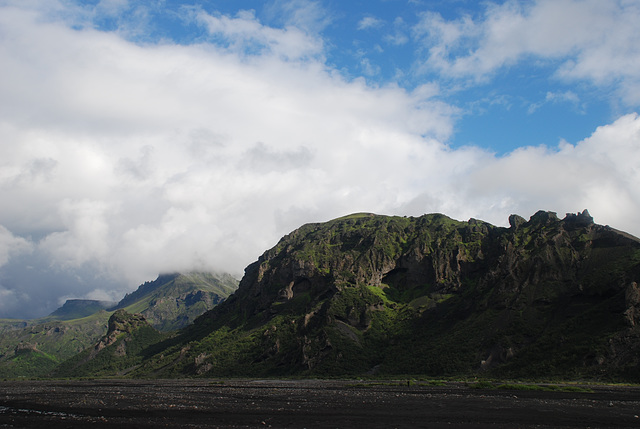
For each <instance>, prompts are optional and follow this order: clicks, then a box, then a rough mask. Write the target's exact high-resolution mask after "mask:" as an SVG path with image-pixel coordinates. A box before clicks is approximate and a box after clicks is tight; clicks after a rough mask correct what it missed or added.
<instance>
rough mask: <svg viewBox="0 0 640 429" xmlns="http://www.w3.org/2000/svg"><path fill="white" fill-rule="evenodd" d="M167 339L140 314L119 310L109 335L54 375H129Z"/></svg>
mask: <svg viewBox="0 0 640 429" xmlns="http://www.w3.org/2000/svg"><path fill="white" fill-rule="evenodd" d="M166 337H167V334H162V333H160V332H159V331H157V330H156V329H154V328H153V327H152V326H151V325H150V324H149V323H148V322H147V320H146V319H145V318H144V316H142V315H140V314H129V313H127V312H126V311H125V310H116V311H115V312H114V313H113V314H112V315H111V317H110V318H109V323H108V329H107V332H106V334H105V335H104V336H103V337H102V338H100V340H99V341H98V342H97V344H95V345H94V346H92V347H88V348H87V349H85V350H84V351H83V352H81V353H79V354H77V355H75V356H74V357H72V358H70V359H68V360H66V361H65V362H63V363H62V364H61V365H59V366H58V367H57V368H56V369H55V370H54V372H53V375H54V376H55V377H83V376H92V377H100V376H105V375H120V376H121V375H125V374H126V373H127V372H129V371H131V369H133V368H135V367H136V366H137V365H138V364H139V363H140V361H142V359H143V358H144V356H145V352H146V350H147V348H148V347H149V346H151V345H153V344H156V343H158V342H160V341H162V340H163V339H165V338H166Z"/></svg>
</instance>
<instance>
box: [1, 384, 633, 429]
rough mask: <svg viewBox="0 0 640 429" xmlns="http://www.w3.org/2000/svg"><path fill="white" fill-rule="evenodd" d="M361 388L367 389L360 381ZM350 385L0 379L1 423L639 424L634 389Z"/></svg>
mask: <svg viewBox="0 0 640 429" xmlns="http://www.w3.org/2000/svg"><path fill="white" fill-rule="evenodd" d="M365 384H367V385H365ZM590 388H591V389H593V391H594V393H565V392H541V391H520V390H482V389H471V388H469V387H467V386H465V385H464V384H463V383H450V384H447V385H446V386H428V385H426V384H420V383H418V384H417V385H412V386H407V385H406V384H402V383H398V384H394V383H389V382H385V383H380V384H376V383H372V382H363V383H355V382H353V381H335V380H331V381H327V380H310V381H277V380H250V381H249V380H244V381H240V380H231V381H230V380H225V381H216V380H97V381H15V382H14V381H5V382H0V428H4V427H9V428H24V427H28V428H52V429H55V428H77V427H88V426H91V427H95V428H105V427H109V428H115V427H118V428H159V427H175V428H178V427H179V428H206V427H222V428H247V427H249V428H250V427H257V428H263V427H274V428H353V427H367V428H376V427H377V428H415V427H427V428H444V427H446V428H576V427H580V428H584V427H591V428H609V427H612V428H640V418H639V417H638V416H639V415H640V388H638V387H617V386H615V387H608V386H607V387H593V386H591V387H590Z"/></svg>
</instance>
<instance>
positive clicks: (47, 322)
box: [0, 273, 238, 378]
mask: <svg viewBox="0 0 640 429" xmlns="http://www.w3.org/2000/svg"><path fill="white" fill-rule="evenodd" d="M237 283H238V282H237V280H235V279H234V278H233V277H231V276H230V275H228V274H213V273H186V274H179V273H174V274H169V275H160V276H159V277H158V278H157V279H156V280H155V281H153V282H146V283H144V284H142V285H140V286H139V287H138V289H137V290H136V291H134V292H133V293H131V294H128V295H126V296H125V297H124V298H123V299H122V300H121V301H120V302H119V303H117V304H116V303H112V302H104V301H92V300H68V301H67V302H65V304H64V305H63V306H62V307H60V308H59V309H57V310H56V311H54V312H53V313H51V314H50V315H49V316H47V317H44V318H40V319H33V320H2V321H0V377H1V378H15V377H40V376H44V375H46V374H48V373H49V372H50V371H51V370H52V369H53V368H55V367H56V366H57V365H59V364H60V363H61V362H62V361H64V360H66V359H68V358H70V357H72V356H74V355H76V354H78V353H79V352H81V351H83V350H84V349H86V348H87V347H91V346H93V345H95V343H96V341H98V340H99V339H100V337H101V336H102V335H104V333H105V331H106V330H107V329H108V320H109V318H110V316H111V315H112V314H113V313H114V311H116V310H118V309H124V310H126V311H127V312H129V313H141V314H142V315H143V316H145V317H146V318H147V319H148V320H149V321H150V322H151V323H152V325H153V326H154V327H155V328H157V329H158V330H161V331H163V332H166V331H171V330H175V329H179V328H181V327H184V326H186V325H188V324H189V323H191V322H192V321H193V320H194V319H195V318H196V317H197V316H199V315H201V314H202V313H204V312H206V311H207V310H210V309H211V308H213V307H214V306H215V305H217V304H218V303H219V302H221V301H222V300H224V299H225V298H226V297H228V296H229V294H230V293H231V292H233V291H234V290H235V289H236V288H237Z"/></svg>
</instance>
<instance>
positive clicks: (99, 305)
mask: <svg viewBox="0 0 640 429" xmlns="http://www.w3.org/2000/svg"><path fill="white" fill-rule="evenodd" d="M116 304H117V303H116V302H112V301H96V300H91V299H68V300H67V301H66V302H65V303H64V305H63V306H62V307H60V308H58V309H57V310H56V311H54V312H53V313H51V314H50V315H49V316H48V317H47V319H55V320H73V319H81V318H83V317H87V316H91V315H92V314H94V313H97V312H99V311H100V310H106V309H108V308H110V307H113V306H115V305H116Z"/></svg>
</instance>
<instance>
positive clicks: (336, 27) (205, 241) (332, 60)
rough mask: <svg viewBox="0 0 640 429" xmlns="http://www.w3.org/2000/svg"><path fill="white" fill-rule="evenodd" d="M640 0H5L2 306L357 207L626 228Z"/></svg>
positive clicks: (222, 260)
mask: <svg viewBox="0 0 640 429" xmlns="http://www.w3.org/2000/svg"><path fill="white" fill-rule="evenodd" d="M638 22H640V0H531V1H518V0H507V1H466V0H458V1H455V0H447V1H445V0H440V1H438V0H433V1H429V0H350V1H344V0H262V1H255V0H254V1H252V0H217V1H193V0H192V1H177V0H156V1H151V0H137V1H134V0H100V1H97V0H94V1H80V0H0V64H1V67H0V201H2V204H1V205H0V318H34V317H40V316H45V315H47V314H49V313H51V312H52V311H54V310H55V309H56V308H58V307H59V306H60V305H61V304H63V303H64V301H65V300H66V299H70V298H84V299H109V300H119V299H120V298H122V296H123V295H124V294H125V293H127V292H130V291H132V290H134V289H135V288H136V287H137V286H138V285H139V284H141V283H143V282H145V281H148V280H153V279H155V278H156V276H157V275H158V274H159V273H165V272H173V271H187V270H215V271H223V272H229V273H232V274H233V275H235V276H236V277H237V278H240V277H241V276H242V273H243V270H244V268H245V267H246V266H247V265H248V264H250V263H252V262H253V261H255V260H257V258H258V257H259V256H260V255H261V254H262V253H263V252H264V251H265V250H267V249H269V248H271V247H273V246H274V245H275V244H276V243H277V242H278V240H279V239H280V238H281V237H282V236H283V235H285V234H287V233H289V232H291V231H292V230H294V229H296V228H297V227H299V226H301V225H303V224H305V223H310V222H323V221H327V220H330V219H333V218H336V217H339V216H343V215H346V214H349V213H355V212H373V213H378V214H386V215H401V216H419V215H422V214H426V213H435V212H439V213H444V214H446V215H448V216H450V217H452V218H454V219H458V220H468V219H469V218H476V219H481V220H484V221H487V222H490V223H492V224H494V225H498V226H507V225H508V217H509V215H510V214H519V215H521V216H523V217H525V218H529V217H530V216H531V215H533V214H534V213H535V212H536V211H538V210H549V211H553V212H556V213H558V215H559V216H560V217H564V215H565V214H566V213H576V212H579V211H582V210H584V209H588V210H589V212H590V213H591V215H592V216H593V217H594V219H595V222H596V223H599V224H603V225H611V226H612V227H614V228H617V229H620V230H624V231H627V232H629V233H631V234H634V235H636V236H638V235H640V220H639V219H640V218H639V217H638V213H640V118H639V117H638V113H637V112H638V109H639V108H640V31H638Z"/></svg>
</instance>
